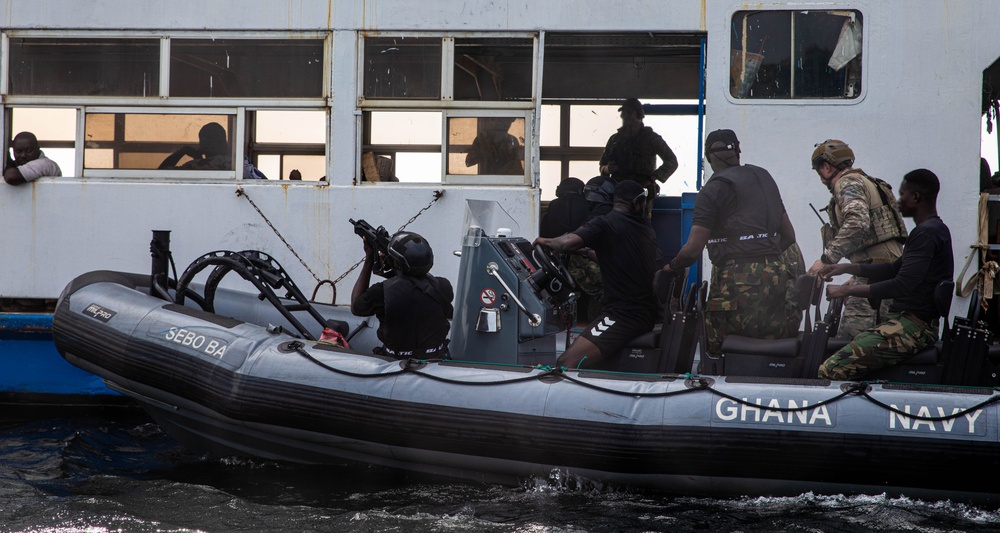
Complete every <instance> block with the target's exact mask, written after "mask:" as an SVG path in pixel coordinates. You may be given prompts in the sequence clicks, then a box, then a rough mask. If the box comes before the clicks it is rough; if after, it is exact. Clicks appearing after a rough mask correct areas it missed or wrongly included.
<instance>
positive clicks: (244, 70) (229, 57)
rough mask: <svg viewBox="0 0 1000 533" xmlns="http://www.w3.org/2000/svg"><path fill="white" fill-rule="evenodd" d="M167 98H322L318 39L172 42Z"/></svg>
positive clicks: (321, 73) (321, 60)
mask: <svg viewBox="0 0 1000 533" xmlns="http://www.w3.org/2000/svg"><path fill="white" fill-rule="evenodd" d="M170 95H171V96H191V97H233V98H245V97H256V98H315V97H322V96H323V41H322V40H321V39H295V40H281V39H172V40H171V43H170Z"/></svg>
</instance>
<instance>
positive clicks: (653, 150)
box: [599, 98, 677, 218]
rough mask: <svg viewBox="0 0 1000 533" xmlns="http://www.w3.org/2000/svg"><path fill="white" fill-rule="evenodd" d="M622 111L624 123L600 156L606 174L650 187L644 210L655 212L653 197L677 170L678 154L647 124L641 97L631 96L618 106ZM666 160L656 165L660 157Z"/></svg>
mask: <svg viewBox="0 0 1000 533" xmlns="http://www.w3.org/2000/svg"><path fill="white" fill-rule="evenodd" d="M618 111H620V112H621V118H622V127H620V128H618V131H617V132H616V133H615V134H614V135H612V136H611V137H610V138H609V139H608V144H607V146H605V147H604V154H603V155H602V156H601V160H600V163H599V164H600V170H601V175H602V176H611V177H612V178H614V179H615V181H617V182H621V181H623V180H631V181H634V182H637V183H638V184H640V185H642V186H643V187H645V188H646V191H647V197H646V206H645V209H644V214H645V216H646V218H650V217H651V216H652V214H653V201H654V200H655V199H656V195H657V194H659V192H660V186H659V185H658V184H657V183H656V182H657V181H659V182H660V183H663V182H665V181H667V178H669V177H670V176H671V174H673V173H674V172H675V171H676V170H677V156H675V155H674V152H673V150H671V149H670V146H668V145H667V143H666V141H664V140H663V137H660V136H659V135H658V134H657V133H656V132H655V131H653V128H650V127H649V126H646V125H645V124H643V122H642V119H643V118H645V117H646V112H645V111H643V109H642V103H641V102H640V101H639V100H638V99H637V98H629V99H628V100H625V101H624V102H623V103H622V106H621V107H619V108H618ZM657 156H659V157H660V159H661V160H663V164H662V165H660V166H659V167H657V166H656V157H657Z"/></svg>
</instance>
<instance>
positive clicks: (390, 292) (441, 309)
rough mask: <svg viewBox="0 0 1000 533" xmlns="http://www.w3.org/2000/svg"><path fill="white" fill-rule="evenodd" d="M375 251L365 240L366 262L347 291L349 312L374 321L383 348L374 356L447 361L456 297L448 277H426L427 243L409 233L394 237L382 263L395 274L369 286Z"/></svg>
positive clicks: (429, 260) (431, 254)
mask: <svg viewBox="0 0 1000 533" xmlns="http://www.w3.org/2000/svg"><path fill="white" fill-rule="evenodd" d="M375 253H376V252H375V251H374V248H373V247H372V245H371V243H369V242H368V240H367V239H365V261H364V264H363V265H362V267H361V274H360V275H359V276H358V281H357V282H355V284H354V291H353V292H352V293H351V312H352V313H354V315H355V316H372V315H375V317H376V318H378V321H379V326H378V338H379V340H380V341H382V344H383V345H382V347H381V348H379V349H376V353H380V354H382V355H388V356H390V357H395V358H397V359H409V358H416V359H429V358H433V359H447V358H448V331H449V330H450V328H451V324H450V322H448V321H449V320H450V319H451V318H452V315H453V314H454V308H453V307H452V304H451V301H452V299H453V298H454V297H455V294H454V292H453V291H452V288H451V283H450V282H449V281H448V280H447V279H445V278H441V277H437V276H431V275H430V274H429V272H430V270H431V266H433V265H434V252H433V251H432V250H431V246H430V244H428V243H427V240H425V239H424V238H423V237H421V236H420V235H418V234H416V233H411V232H408V231H401V232H399V233H397V234H395V235H393V237H392V240H390V241H389V253H388V257H387V258H385V259H386V260H387V261H389V263H390V264H391V265H392V268H393V272H394V274H395V275H394V276H392V277H390V278H389V279H387V280H385V281H382V282H379V283H376V284H374V285H372V286H371V287H369V286H368V283H369V282H370V281H371V277H372V265H373V264H374V263H375Z"/></svg>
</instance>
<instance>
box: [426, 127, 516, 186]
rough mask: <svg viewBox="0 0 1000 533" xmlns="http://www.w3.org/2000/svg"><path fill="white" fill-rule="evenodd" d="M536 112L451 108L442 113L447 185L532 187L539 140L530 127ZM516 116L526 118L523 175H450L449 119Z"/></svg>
mask: <svg viewBox="0 0 1000 533" xmlns="http://www.w3.org/2000/svg"><path fill="white" fill-rule="evenodd" d="M534 114H535V111H534V109H532V110H517V111H514V110H511V111H508V110H499V109H449V110H445V111H442V113H441V120H442V123H441V165H442V167H441V173H442V178H441V179H442V181H441V183H444V184H446V185H530V184H531V165H529V164H528V162H529V160H530V159H529V157H530V155H531V153H532V147H533V143H535V142H536V141H535V140H534V139H533V136H532V135H531V124H532V120H533V117H534ZM490 117H515V118H523V119H524V161H523V162H522V164H523V166H524V173H523V174H521V175H518V174H448V155H449V152H448V119H449V118H490Z"/></svg>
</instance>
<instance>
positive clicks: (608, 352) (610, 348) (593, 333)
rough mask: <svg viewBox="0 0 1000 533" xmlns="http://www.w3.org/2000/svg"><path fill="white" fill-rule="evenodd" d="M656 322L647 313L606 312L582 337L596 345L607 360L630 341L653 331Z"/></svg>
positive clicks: (592, 323) (588, 326) (589, 326)
mask: <svg viewBox="0 0 1000 533" xmlns="http://www.w3.org/2000/svg"><path fill="white" fill-rule="evenodd" d="M654 322H655V320H654V318H653V317H652V316H650V315H649V314H647V313H629V312H627V311H618V310H608V311H604V312H603V313H601V314H600V315H598V316H597V318H595V319H594V321H593V322H591V323H590V324H588V325H587V328H586V329H584V330H583V333H582V334H581V335H580V336H581V337H583V338H585V339H587V340H589V341H590V342H592V343H594V344H595V345H596V346H597V347H598V348H599V349H600V350H601V356H603V357H604V358H605V359H607V358H608V357H612V356H614V355H615V354H616V353H618V350H620V349H621V347H622V346H625V344H627V343H628V342H629V341H631V340H632V339H634V338H636V337H638V336H639V335H642V334H643V333H648V332H649V331H651V330H652V329H653V324H654Z"/></svg>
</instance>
